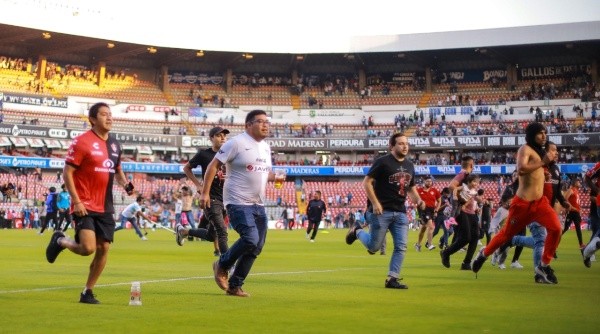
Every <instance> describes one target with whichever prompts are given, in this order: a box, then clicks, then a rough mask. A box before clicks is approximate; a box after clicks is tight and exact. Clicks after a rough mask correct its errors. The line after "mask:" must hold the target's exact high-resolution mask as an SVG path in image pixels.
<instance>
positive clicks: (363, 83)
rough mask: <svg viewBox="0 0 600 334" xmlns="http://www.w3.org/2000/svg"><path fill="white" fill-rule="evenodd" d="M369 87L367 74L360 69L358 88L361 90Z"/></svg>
mask: <svg viewBox="0 0 600 334" xmlns="http://www.w3.org/2000/svg"><path fill="white" fill-rule="evenodd" d="M366 86H367V74H366V73H365V69H364V68H360V69H359V70H358V87H359V88H360V89H362V88H364V87H366Z"/></svg>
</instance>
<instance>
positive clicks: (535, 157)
mask: <svg viewBox="0 0 600 334" xmlns="http://www.w3.org/2000/svg"><path fill="white" fill-rule="evenodd" d="M521 155H522V156H521ZM519 156H521V157H522V159H523V161H524V162H525V163H526V164H529V163H540V162H541V161H542V158H541V157H540V156H539V154H537V153H536V152H535V151H534V150H533V149H532V148H531V147H529V146H527V145H523V146H521V148H519V152H518V153H517V159H519ZM544 180H545V176H544V168H541V167H540V168H537V169H536V170H534V171H532V172H531V173H528V174H521V173H519V189H517V196H519V197H520V198H522V199H524V200H526V201H535V200H538V199H540V198H542V196H543V193H544Z"/></svg>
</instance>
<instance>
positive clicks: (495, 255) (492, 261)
mask: <svg viewBox="0 0 600 334" xmlns="http://www.w3.org/2000/svg"><path fill="white" fill-rule="evenodd" d="M497 253H498V250H496V251H495V252H494V253H492V259H491V261H490V262H491V264H492V266H496V263H497V262H498V254H497Z"/></svg>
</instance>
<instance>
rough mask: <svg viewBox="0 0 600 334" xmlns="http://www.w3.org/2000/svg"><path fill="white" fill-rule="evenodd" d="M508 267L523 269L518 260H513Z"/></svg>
mask: <svg viewBox="0 0 600 334" xmlns="http://www.w3.org/2000/svg"><path fill="white" fill-rule="evenodd" d="M510 267H511V268H514V269H523V266H522V265H521V264H520V263H519V261H515V262H513V263H511V264H510Z"/></svg>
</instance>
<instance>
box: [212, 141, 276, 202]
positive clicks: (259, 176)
mask: <svg viewBox="0 0 600 334" xmlns="http://www.w3.org/2000/svg"><path fill="white" fill-rule="evenodd" d="M215 158H216V159H219V161H221V162H222V163H224V164H225V166H226V169H227V174H226V175H225V183H224V184H223V204H224V205H225V206H227V205H229V204H235V205H253V204H258V205H264V203H265V198H266V196H265V188H266V187H267V179H268V177H269V172H270V171H271V147H270V146H269V144H267V143H266V142H265V141H260V142H257V141H256V140H254V138H252V137H250V135H248V134H247V133H246V132H243V133H241V134H239V135H237V136H235V137H233V138H231V139H229V140H228V141H227V142H226V143H225V144H223V146H222V147H221V149H220V150H219V152H217V154H216V155H215Z"/></svg>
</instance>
